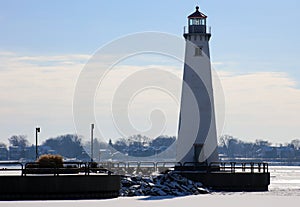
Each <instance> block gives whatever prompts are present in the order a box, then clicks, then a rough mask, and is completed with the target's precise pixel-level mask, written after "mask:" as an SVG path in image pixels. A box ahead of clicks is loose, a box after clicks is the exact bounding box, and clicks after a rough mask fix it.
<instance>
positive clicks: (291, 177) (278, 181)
mask: <svg viewBox="0 0 300 207" xmlns="http://www.w3.org/2000/svg"><path fill="white" fill-rule="evenodd" d="M269 172H270V174H271V184H270V186H269V192H268V193H267V194H271V195H279V196H300V166H274V167H272V166H271V167H269Z"/></svg>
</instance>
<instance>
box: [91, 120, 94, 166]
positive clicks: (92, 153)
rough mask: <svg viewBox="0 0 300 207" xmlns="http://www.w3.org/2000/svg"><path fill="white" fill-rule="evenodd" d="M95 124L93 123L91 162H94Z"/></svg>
mask: <svg viewBox="0 0 300 207" xmlns="http://www.w3.org/2000/svg"><path fill="white" fill-rule="evenodd" d="M94 127H95V126H94V124H91V162H93V157H94Z"/></svg>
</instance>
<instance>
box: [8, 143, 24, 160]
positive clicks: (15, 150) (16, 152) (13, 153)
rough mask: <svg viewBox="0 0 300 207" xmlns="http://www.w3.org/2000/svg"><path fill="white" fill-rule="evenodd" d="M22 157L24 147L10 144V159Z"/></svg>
mask: <svg viewBox="0 0 300 207" xmlns="http://www.w3.org/2000/svg"><path fill="white" fill-rule="evenodd" d="M21 157H22V149H21V147H20V146H10V147H9V153H8V159H9V160H19V159H21Z"/></svg>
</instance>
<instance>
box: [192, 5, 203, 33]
mask: <svg viewBox="0 0 300 207" xmlns="http://www.w3.org/2000/svg"><path fill="white" fill-rule="evenodd" d="M206 18H207V16H206V15H205V14H203V13H201V12H200V11H199V6H196V11H195V12H194V13H193V14H191V15H190V16H188V25H189V33H206Z"/></svg>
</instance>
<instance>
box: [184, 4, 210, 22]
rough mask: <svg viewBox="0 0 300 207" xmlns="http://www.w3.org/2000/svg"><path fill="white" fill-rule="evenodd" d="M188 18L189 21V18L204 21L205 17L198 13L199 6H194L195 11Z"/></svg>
mask: <svg viewBox="0 0 300 207" xmlns="http://www.w3.org/2000/svg"><path fill="white" fill-rule="evenodd" d="M188 18H189V19H191V18H200V19H206V18H207V16H206V15H205V14H203V13H201V12H200V11H199V6H196V11H195V12H194V13H193V14H191V15H190V16H188Z"/></svg>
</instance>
